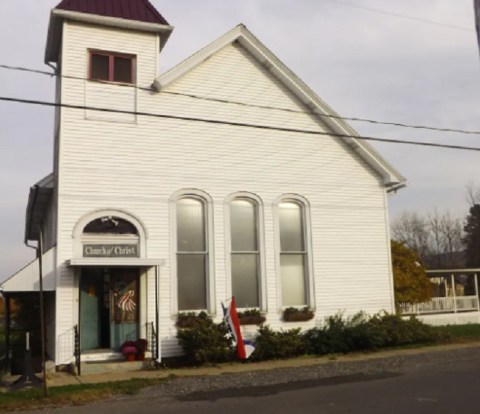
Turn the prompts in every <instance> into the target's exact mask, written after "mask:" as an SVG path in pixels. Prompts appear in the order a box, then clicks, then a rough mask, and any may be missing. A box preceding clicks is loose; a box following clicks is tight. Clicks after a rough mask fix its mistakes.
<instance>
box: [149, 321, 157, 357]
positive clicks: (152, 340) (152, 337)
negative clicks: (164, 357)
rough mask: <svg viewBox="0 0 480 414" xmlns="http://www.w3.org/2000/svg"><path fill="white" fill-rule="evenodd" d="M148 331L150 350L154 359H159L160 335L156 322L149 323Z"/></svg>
mask: <svg viewBox="0 0 480 414" xmlns="http://www.w3.org/2000/svg"><path fill="white" fill-rule="evenodd" d="M147 332H148V348H149V349H148V350H149V351H150V352H151V354H152V359H153V360H155V361H157V360H158V335H157V332H156V331H155V324H154V323H153V322H150V323H148V324H147Z"/></svg>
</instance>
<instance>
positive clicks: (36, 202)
mask: <svg viewBox="0 0 480 414" xmlns="http://www.w3.org/2000/svg"><path fill="white" fill-rule="evenodd" d="M53 188H54V181H53V174H49V175H47V176H46V177H44V178H42V179H41V180H40V181H39V182H37V183H36V184H35V185H34V186H33V187H30V193H29V195H28V202H27V209H26V212H25V213H26V214H25V243H26V242H27V241H29V240H32V241H38V239H39V228H40V225H41V224H42V222H43V220H44V218H45V215H46V211H47V207H48V205H49V203H50V201H51V198H52V196H53Z"/></svg>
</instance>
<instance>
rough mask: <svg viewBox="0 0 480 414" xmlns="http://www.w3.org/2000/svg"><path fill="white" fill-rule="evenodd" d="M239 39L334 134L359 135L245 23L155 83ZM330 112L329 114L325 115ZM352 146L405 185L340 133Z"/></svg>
mask: <svg viewBox="0 0 480 414" xmlns="http://www.w3.org/2000/svg"><path fill="white" fill-rule="evenodd" d="M234 42H238V43H239V44H240V45H241V46H242V47H244V48H245V49H246V50H247V51H248V52H249V53H250V54H251V55H252V56H253V57H254V58H255V59H257V60H258V61H259V62H260V63H261V64H262V65H263V66H264V67H266V68H267V70H268V71H269V72H270V73H271V74H272V75H273V76H275V77H276V78H277V79H278V80H279V81H280V82H281V83H282V84H283V85H285V86H286V87H287V88H288V89H289V90H290V91H291V92H292V93H293V94H294V95H295V96H296V97H297V98H298V99H299V100H300V102H302V103H303V104H304V105H305V106H306V108H307V110H308V111H309V113H314V114H317V115H318V117H319V119H321V122H322V123H323V124H325V125H327V126H328V127H329V128H330V129H331V131H332V133H333V134H343V135H351V136H358V133H357V132H356V131H355V130H354V129H353V128H352V127H351V126H350V125H349V124H348V123H347V122H346V121H344V120H342V119H338V117H339V115H338V114H337V113H336V112H335V111H334V110H333V109H332V108H330V106H328V105H327V104H326V103H325V102H324V101H323V100H322V99H321V98H320V97H319V96H318V95H317V94H316V93H315V92H314V91H313V90H312V89H311V88H310V87H309V86H308V85H306V84H305V83H304V82H303V81H302V80H301V79H300V78H299V77H298V76H296V75H295V74H294V73H293V72H292V71H291V70H290V69H289V68H288V67H287V66H285V65H284V64H283V63H282V62H281V61H280V60H279V59H278V58H277V57H276V56H275V55H274V54H273V53H272V52H271V51H270V50H269V49H268V48H267V47H266V46H265V45H264V44H263V43H262V42H260V40H258V39H257V38H256V37H255V36H254V35H253V34H252V33H251V32H250V31H249V30H248V29H247V28H246V26H245V25H243V24H239V25H238V26H236V27H235V28H233V29H232V30H230V31H229V32H227V33H226V34H224V35H223V36H221V37H220V38H218V39H217V40H215V41H214V42H212V43H210V44H209V45H208V46H206V47H205V48H203V49H201V50H199V51H198V52H196V53H194V54H193V55H192V56H190V57H189V58H187V59H185V60H184V61H183V62H181V63H180V64H178V65H177V66H175V67H173V68H172V69H170V70H168V71H167V72H165V73H164V74H162V75H160V76H159V77H158V78H157V79H156V80H155V82H154V84H153V86H154V88H155V89H156V90H157V91H161V90H162V88H165V87H167V86H168V85H169V84H171V83H173V82H175V81H176V80H177V79H179V78H181V77H182V76H183V75H185V74H187V73H188V72H190V71H191V70H193V69H194V68H195V67H197V66H198V65H200V64H201V63H202V62H204V61H205V60H207V59H209V58H210V57H211V56H212V55H214V54H215V53H217V52H218V51H220V50H221V49H223V48H224V47H226V46H228V45H230V44H232V43H234ZM325 115H327V116H325ZM329 116H333V117H329ZM338 139H339V140H342V141H344V142H345V143H346V144H347V145H349V146H350V147H352V148H353V150H354V151H355V152H357V153H358V154H359V155H360V157H361V158H363V159H364V160H365V161H366V162H367V164H369V165H370V166H371V167H372V168H373V169H374V170H375V171H376V172H377V173H378V174H379V175H380V176H381V177H382V179H383V182H384V185H385V187H386V188H387V191H395V190H397V189H399V188H402V187H404V186H405V182H406V179H405V177H403V176H402V175H401V174H400V173H399V172H398V171H397V170H395V168H394V167H393V166H392V165H390V164H389V163H388V162H387V161H386V160H385V159H383V158H382V156H381V155H380V154H379V153H378V152H377V151H376V150H375V149H374V148H373V147H372V146H371V145H370V144H368V143H367V142H366V141H365V140H362V139H355V138H348V137H343V138H342V137H339V138H338Z"/></svg>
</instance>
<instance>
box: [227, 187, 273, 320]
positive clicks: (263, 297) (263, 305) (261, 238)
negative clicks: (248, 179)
mask: <svg viewBox="0 0 480 414" xmlns="http://www.w3.org/2000/svg"><path fill="white" fill-rule="evenodd" d="M236 199H247V200H252V201H254V202H255V203H256V204H257V232H258V254H259V264H258V272H259V277H258V293H259V298H258V300H259V302H260V303H259V309H260V310H261V311H263V312H267V309H268V306H267V305H268V304H267V278H266V263H265V226H264V213H263V202H262V199H261V198H260V197H259V196H257V195H256V194H253V193H249V192H245V191H241V192H236V193H233V194H230V195H229V196H228V197H227V198H226V199H225V202H224V217H225V258H226V260H225V273H226V278H225V279H226V286H225V289H226V295H227V298H230V297H231V296H232V295H233V289H232V239H231V237H232V235H231V231H230V203H231V202H232V201H234V200H236ZM239 309H241V308H239Z"/></svg>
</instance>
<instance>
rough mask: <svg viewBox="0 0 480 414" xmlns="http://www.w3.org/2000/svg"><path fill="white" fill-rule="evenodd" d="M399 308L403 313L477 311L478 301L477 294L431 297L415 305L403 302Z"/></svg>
mask: <svg viewBox="0 0 480 414" xmlns="http://www.w3.org/2000/svg"><path fill="white" fill-rule="evenodd" d="M401 309H402V313H403V314H404V315H411V314H416V315H421V314H425V313H443V312H467V311H478V310H479V301H478V296H457V297H444V298H432V299H431V300H430V301H428V302H423V303H417V304H415V305H410V304H403V305H402V306H401Z"/></svg>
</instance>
